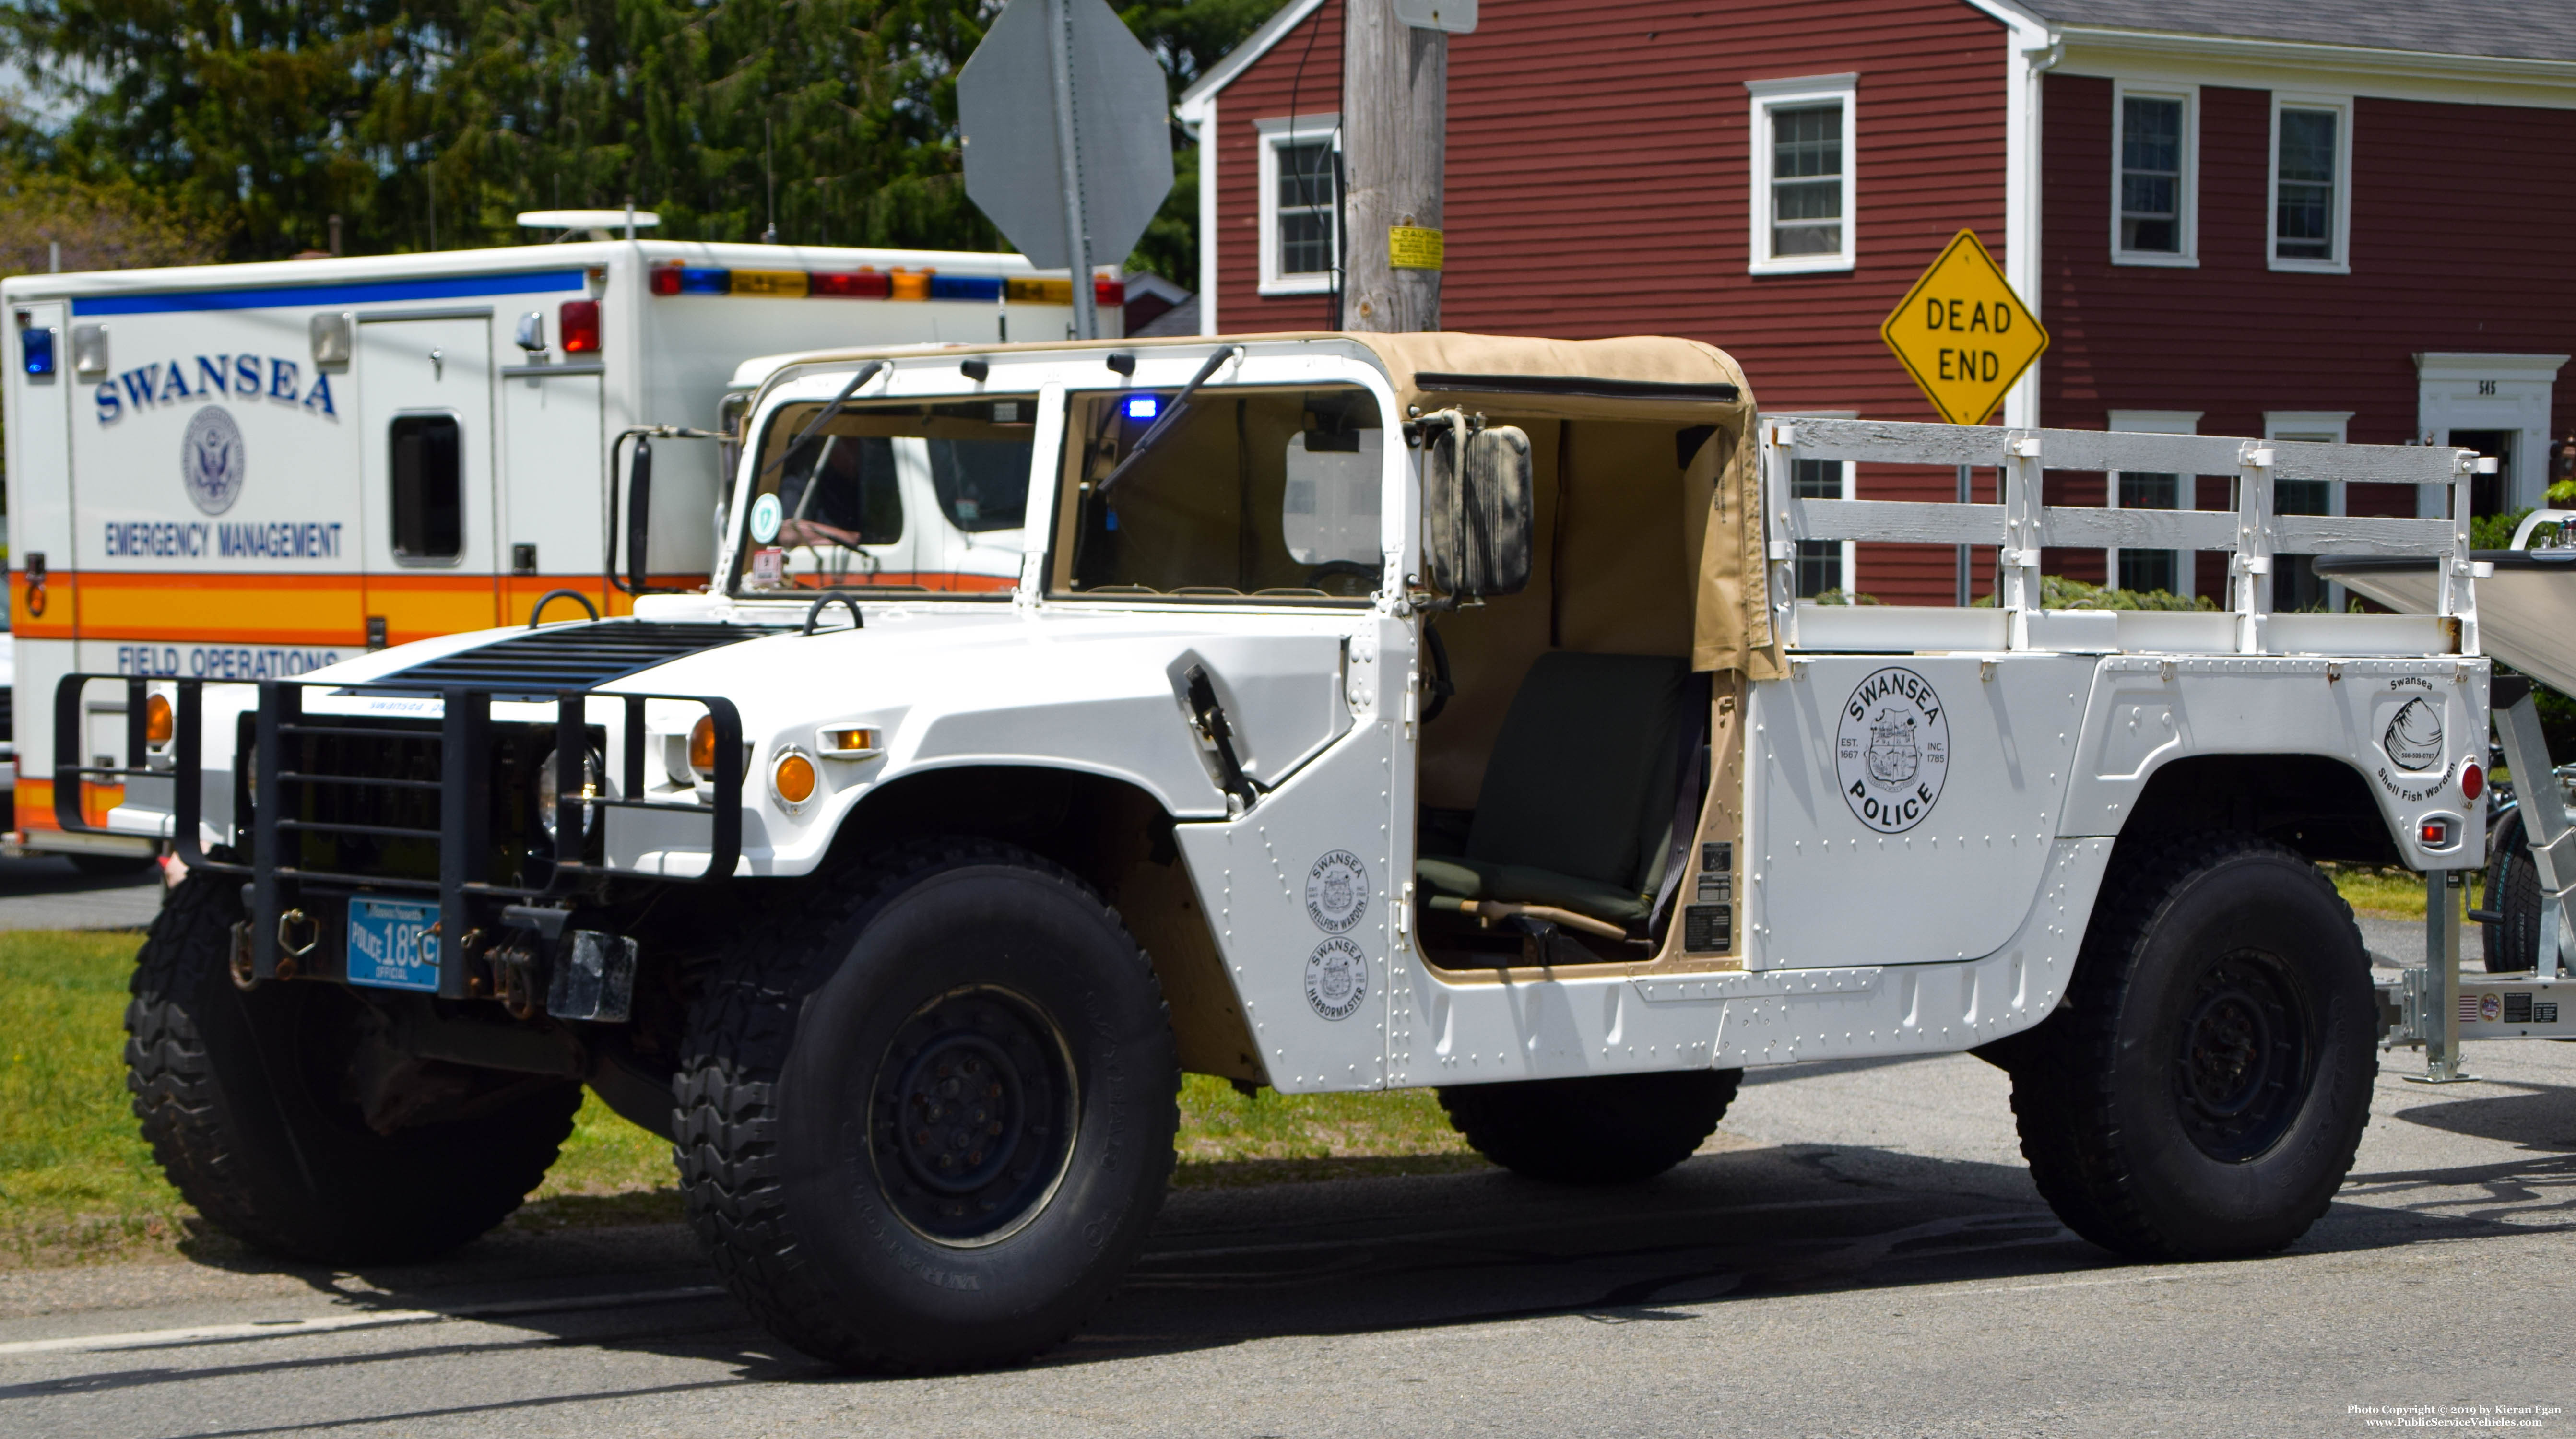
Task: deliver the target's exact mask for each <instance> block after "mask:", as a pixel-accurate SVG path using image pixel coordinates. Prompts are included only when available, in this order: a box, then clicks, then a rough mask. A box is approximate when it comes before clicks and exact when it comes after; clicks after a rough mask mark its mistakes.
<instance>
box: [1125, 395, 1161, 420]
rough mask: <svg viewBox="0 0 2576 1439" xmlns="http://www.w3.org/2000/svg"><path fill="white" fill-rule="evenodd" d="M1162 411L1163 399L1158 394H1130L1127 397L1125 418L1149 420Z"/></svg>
mask: <svg viewBox="0 0 2576 1439" xmlns="http://www.w3.org/2000/svg"><path fill="white" fill-rule="evenodd" d="M1162 412H1163V400H1162V397H1161V396H1159V395H1130V396H1128V397H1127V418H1129V419H1131V420H1150V419H1152V418H1154V417H1155V416H1156V415H1159V414H1161V413H1162Z"/></svg>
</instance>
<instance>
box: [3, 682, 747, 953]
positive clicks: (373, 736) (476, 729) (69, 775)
mask: <svg viewBox="0 0 2576 1439" xmlns="http://www.w3.org/2000/svg"><path fill="white" fill-rule="evenodd" d="M100 682H113V683H117V684H121V685H123V686H124V687H125V697H126V705H125V742H126V755H125V758H126V763H125V764H123V765H121V766H116V765H85V764H82V763H81V762H80V760H81V754H80V748H81V740H82V738H83V735H82V732H81V725H80V718H81V716H80V706H81V697H82V695H83V693H84V691H85V690H86V689H87V687H88V686H89V685H90V684H92V683H100ZM207 683H208V681H205V680H199V679H143V678H136V677H134V676H130V675H112V674H95V673H75V674H69V675H65V676H64V677H63V678H62V680H61V681H60V683H58V684H57V685H56V686H55V687H54V818H55V820H56V821H57V822H58V823H60V824H61V825H62V827H63V828H64V829H65V830H68V831H72V832H75V833H82V834H105V833H109V832H110V831H108V830H105V829H102V828H101V827H99V826H97V825H93V824H90V823H89V822H88V821H87V819H86V818H85V817H84V815H83V814H82V812H81V785H82V782H83V781H84V780H93V779H95V780H99V781H101V782H105V783H119V784H121V783H124V782H126V781H128V780H135V779H153V780H159V779H166V780H169V781H170V782H171V788H172V791H173V794H172V803H171V812H172V823H171V831H172V832H171V843H172V845H173V846H174V848H176V850H177V851H178V855H179V858H180V860H181V861H182V862H183V863H185V864H186V865H187V866H188V867H189V868H191V869H203V870H207V871H210V872H212V873H215V874H237V875H242V876H245V877H246V878H247V879H248V880H249V882H250V883H249V890H250V911H251V918H250V925H251V929H250V933H251V935H252V944H251V974H252V977H253V978H254V979H273V978H275V977H276V976H277V963H278V958H279V954H280V951H281V949H282V948H284V944H285V942H284V937H283V936H282V935H281V934H280V933H279V925H280V920H281V918H282V917H283V916H286V915H287V914H289V913H290V912H292V911H296V910H299V909H301V908H302V904H301V901H302V900H303V899H304V898H305V897H306V895H307V894H308V893H310V894H312V895H314V896H315V897H320V896H324V895H330V896H338V897H345V896H348V895H353V894H358V893H362V892H379V893H380V892H383V891H387V890H397V891H411V892H414V893H417V894H420V895H422V896H424V897H426V896H429V895H435V896H436V897H437V902H438V910H439V917H438V928H437V930H436V933H438V934H440V935H442V936H445V935H467V934H471V933H473V932H474V930H475V929H476V927H477V924H478V921H481V922H485V923H487V924H488V925H489V927H490V929H492V930H496V931H497V930H498V929H499V928H500V927H501V925H502V924H503V923H505V921H504V920H503V918H502V914H501V911H503V910H505V909H507V908H509V907H510V906H513V905H530V904H536V905H542V904H544V903H545V902H547V901H549V900H558V899H562V898H565V897H568V896H569V895H571V894H572V893H573V891H575V890H576V889H578V888H579V887H580V886H581V885H582V884H584V883H586V882H587V881H590V880H594V879H599V878H602V877H617V878H628V879H649V880H659V881H666V882H680V883H698V882H703V881H705V880H708V879H722V878H727V877H729V876H731V875H732V874H733V871H734V865H735V862H736V861H737V860H738V859H740V857H741V854H742V779H743V746H742V715H741V712H740V711H738V710H736V709H735V708H734V705H733V702H732V701H731V700H728V699H726V698H724V697H723V696H721V695H683V694H646V693H635V692H630V691H619V692H617V693H614V694H598V693H596V692H594V691H591V690H586V689H584V690H561V691H558V692H556V694H555V695H554V704H555V721H554V725H553V729H554V757H555V796H556V798H555V816H554V831H553V832H554V833H555V834H558V835H562V834H578V835H584V836H587V834H588V832H589V827H588V826H587V825H585V824H584V823H583V813H582V812H583V811H584V810H585V809H590V808H593V807H597V808H599V809H602V810H607V809H635V810H650V811H654V812H656V813H660V814H665V815H703V816H704V817H705V818H706V819H707V820H708V822H709V825H710V827H711V829H712V833H711V834H710V835H709V836H708V840H707V865H706V868H705V869H704V870H702V871H700V872H699V873H697V874H694V875H681V874H664V873H659V872H656V871H651V870H626V869H616V868H613V867H611V866H608V865H606V864H596V863H591V862H589V861H588V860H586V859H582V858H574V859H564V858H556V859H554V860H552V861H551V863H550V866H549V867H550V871H551V872H550V874H549V876H548V878H547V880H546V882H545V883H544V884H542V885H510V884H501V883H496V882H494V881H493V880H492V879H491V877H490V875H489V873H488V870H489V860H490V857H491V855H492V853H493V848H494V835H493V829H492V819H493V808H492V799H493V794H492V767H493V766H492V759H493V754H494V748H493V745H492V738H493V720H492V705H493V702H494V699H495V697H496V696H499V697H501V698H503V699H504V700H506V701H510V702H519V703H524V702H526V701H527V700H528V699H529V698H530V696H529V695H528V692H527V691H528V686H526V685H525V684H524V683H522V684H515V685H506V686H500V687H493V686H436V685H406V684H403V683H401V682H400V681H399V680H395V681H393V682H390V683H388V682H386V681H383V680H377V681H369V682H365V683H362V684H354V685H353V684H348V683H346V682H342V681H329V680H311V681H307V680H263V681H260V682H259V712H258V718H257V722H256V725H255V727H254V730H253V739H252V755H253V759H254V765H253V773H254V775H255V776H256V781H255V783H254V784H253V786H252V789H253V790H254V791H255V792H254V793H252V794H250V795H249V796H248V798H249V799H250V802H251V834H250V863H248V864H241V863H237V862H234V861H231V860H218V859H214V858H211V857H209V856H208V855H207V854H206V853H205V852H204V850H203V848H202V847H201V846H200V845H199V844H198V832H199V830H200V828H201V823H202V818H203V813H204V808H205V804H204V789H205V783H204V764H203V760H202V755H203V753H204V737H205V694H204V691H205V686H206V684H207ZM216 683H239V681H216ZM153 684H165V685H171V686H174V687H175V688H176V690H177V693H178V699H179V702H178V704H177V705H176V706H175V713H174V715H173V719H174V721H175V726H174V730H173V733H172V735H171V746H170V747H171V751H172V758H173V763H172V765H171V767H170V768H169V769H153V768H150V767H149V765H148V756H149V750H150V746H149V744H148V743H147V741H148V735H147V733H146V726H147V723H148V717H147V712H146V708H145V707H146V703H147V694H148V687H149V686H150V685H153ZM308 688H319V689H323V690H328V691H332V692H335V693H340V694H349V695H360V694H364V695H411V696H418V697H421V698H428V699H437V700H439V701H441V703H442V710H441V715H440V718H439V719H438V720H437V721H436V724H437V728H436V729H435V730H431V729H428V728H426V727H423V728H418V729H410V730H401V729H394V728H390V727H386V728H377V727H373V726H371V725H368V724H365V723H362V722H360V721H362V720H364V719H367V718H371V717H361V716H348V717H341V716H330V715H325V716H318V717H315V718H313V719H309V720H308V719H307V718H306V717H305V713H304V691H305V690H306V689H308ZM594 697H595V698H600V699H613V700H617V701H620V702H621V703H622V704H623V705H624V721H625V725H624V728H625V735H624V738H625V746H624V750H625V753H624V755H623V760H624V763H623V765H622V766H621V769H622V771H623V772H622V775H621V778H622V780H623V782H624V794H625V796H626V797H624V798H617V799H612V798H609V797H607V796H605V795H598V796H592V797H589V798H585V797H583V795H582V793H581V791H582V778H583V776H582V769H583V764H584V761H585V760H586V759H587V757H588V755H589V753H590V750H591V726H590V725H589V724H588V723H587V722H586V719H585V712H586V710H587V707H588V706H587V701H589V700H590V699H592V698H594ZM651 700H672V701H677V702H680V703H684V704H695V705H700V706H703V707H704V708H705V709H706V711H707V714H708V715H709V716H710V717H711V718H712V719H713V720H714V721H715V751H716V753H715V797H714V801H713V804H712V806H702V805H697V804H679V803H670V802H658V801H652V800H645V799H639V798H636V797H635V796H638V795H641V794H643V793H644V789H645V784H644V776H645V758H646V756H645V730H644V706H645V704H646V703H647V702H648V701H651ZM308 736H312V737H332V738H340V739H351V740H358V741H369V740H373V741H381V742H384V743H387V744H392V743H395V742H399V741H405V740H411V741H427V742H429V743H432V744H435V745H436V746H437V750H438V773H439V777H438V778H437V779H435V780H429V779H418V778H397V777H391V776H372V775H341V774H312V773H302V772H297V771H292V770H288V769H287V768H286V767H285V761H286V757H287V748H288V744H289V742H290V741H292V740H296V739H300V738H304V737H308ZM236 759H238V755H236ZM317 787H354V788H359V789H373V790H377V791H380V792H388V793H391V792H406V793H410V794H425V795H428V796H430V797H431V799H432V800H433V801H434V805H435V809H436V819H437V823H436V824H435V826H434V827H433V826H421V825H410V826H396V825H381V824H369V823H364V822H360V821H351V820H330V819H304V818H295V817H292V816H294V815H297V814H300V813H303V812H304V811H306V810H307V809H309V808H310V806H308V805H306V804H305V803H303V802H302V801H304V800H305V798H306V797H307V795H308V794H309V792H311V791H312V790H314V789H315V788H317ZM235 792H236V795H237V796H238V795H239V793H240V791H239V789H238V788H236V791H235ZM237 809H238V806H237ZM606 827H607V826H606V816H605V815H604V814H603V815H602V816H601V824H600V828H601V832H602V833H603V834H604V833H605V831H606ZM308 832H313V833H325V834H339V835H363V836H368V837H372V838H377V839H394V840H414V841H434V842H435V843H436V845H437V854H438V877H437V878H436V879H429V878H425V877H414V876H406V875H383V874H348V873H340V872H336V871H331V870H317V869H305V868H302V867H300V866H299V865H297V864H294V863H290V862H289V859H288V857H289V856H290V855H296V854H298V853H299V852H300V844H297V843H294V842H291V841H290V839H289V836H291V835H301V834H303V833H308ZM234 842H235V848H236V851H238V848H239V845H240V825H239V822H238V818H237V819H236V823H235V826H234ZM473 962H474V956H473V955H472V954H470V953H468V952H467V947H466V946H465V945H464V944H447V943H441V944H440V945H439V972H438V994H439V997H440V998H442V999H465V998H468V997H469V995H470V990H469V988H468V984H469V980H470V978H471V973H470V966H471V965H472V964H473Z"/></svg>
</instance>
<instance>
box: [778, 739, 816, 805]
mask: <svg viewBox="0 0 2576 1439" xmlns="http://www.w3.org/2000/svg"><path fill="white" fill-rule="evenodd" d="M769 787H770V788H772V789H774V790H776V791H778V797H779V798H780V799H783V800H785V801H787V802H788V803H789V804H803V803H804V802H805V801H807V800H809V799H812V798H813V797H814V762H813V761H812V760H810V759H807V758H806V757H805V756H803V755H801V754H798V753H796V752H794V751H792V750H791V751H789V752H788V753H786V754H784V755H781V756H779V759H778V763H777V764H776V765H774V766H772V767H771V769H770V771H769Z"/></svg>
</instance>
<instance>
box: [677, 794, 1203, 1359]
mask: <svg viewBox="0 0 2576 1439" xmlns="http://www.w3.org/2000/svg"><path fill="white" fill-rule="evenodd" d="M791 894H792V896H793V897H792V899H791V898H790V897H789V896H788V895H782V896H781V900H782V902H781V903H780V904H779V905H778V906H777V907H776V912H775V913H774V914H773V916H772V918H771V919H770V920H769V922H768V923H767V924H766V926H764V928H763V929H762V930H760V931H758V932H754V933H751V934H747V935H745V936H744V937H743V939H742V941H741V942H740V943H739V945H738V946H737V947H736V949H735V950H734V952H733V954H732V955H731V956H730V957H729V958H728V959H727V960H726V961H725V962H724V963H723V964H722V966H721V967H720V968H719V969H718V971H717V972H716V973H715V975H714V976H713V977H712V979H711V980H710V981H709V983H708V984H707V986H706V988H705V989H704V990H703V992H702V993H701V995H700V997H699V999H698V1000H697V1002H696V1003H695V1004H694V1005H693V1006H692V1009H691V1013H690V1021H689V1036H688V1042H687V1044H686V1045H685V1046H684V1048H683V1051H682V1055H681V1061H680V1073H679V1079H678V1082H677V1089H678V1093H679V1097H680V1113H679V1118H678V1124H679V1144H678V1155H679V1163H680V1183H681V1190H682V1193H683V1195H684V1197H685V1199H686V1201H687V1204H688V1212H689V1219H690V1222H691V1224H692V1225H693V1226H694V1227H695V1228H696V1230H697V1232H698V1236H699V1238H700V1240H701V1241H702V1242H703V1243H704V1244H705V1246H706V1249H707V1252H708V1254H709V1256H710V1258H711V1259H712V1260H713V1262H714V1263H715V1266H716V1268H717V1270H718V1272H719V1273H721V1274H722V1275H723V1276H724V1279H725V1282H726V1283H727V1285H728V1286H729V1287H731V1289H732V1290H733V1292H734V1293H735V1295H736V1296H738V1297H739V1298H740V1299H741V1300H742V1301H743V1302H744V1303H745V1304H746V1305H748V1306H749V1307H750V1308H751V1310H752V1312H753V1313H754V1314H755V1315H757V1316H758V1317H759V1318H760V1320H761V1321H762V1323H764V1324H765V1325H767V1326H768V1327H769V1329H770V1330H771V1332H773V1333H775V1334H777V1335H778V1336H779V1337H780V1338H781V1339H784V1340H786V1341H787V1342H788V1343H790V1344H793V1345H795V1346H796V1347H797V1348H799V1349H802V1350H804V1351H805V1352H806V1353H808V1354H812V1355H814V1356H815V1357H817V1358H819V1359H824V1360H828V1361H830V1362H832V1363H836V1364H841V1365H846V1366H849V1367H853V1368H860V1369H870V1370H879V1371H895V1372H920V1371H931V1370H955V1369H967V1368H978V1367H987V1366H991V1365H998V1364H1007V1363H1010V1362H1013V1361H1015V1360H1018V1359H1022V1358H1025V1357H1027V1356H1029V1355H1031V1354H1034V1353H1036V1352H1038V1351H1039V1350H1042V1349H1045V1348H1047V1347H1049V1346H1051V1345H1053V1344H1055V1343H1057V1342H1059V1341H1060V1340H1062V1339H1063V1338H1064V1337H1065V1335H1067V1334H1068V1333H1070V1332H1071V1331H1072V1330H1073V1329H1074V1327H1075V1326H1076V1325H1078V1324H1080V1323H1081V1322H1082V1321H1083V1320H1084V1319H1086V1318H1087V1317H1089V1316H1090V1314H1091V1313H1092V1311H1093V1310H1094V1309H1096V1308H1097V1307H1098V1306H1099V1305H1100V1304H1101V1303H1102V1302H1103V1301H1104V1300H1106V1299H1107V1298H1108V1297H1109V1294H1110V1292H1111V1290H1112V1289H1113V1288H1114V1287H1115V1286H1116V1284H1117V1282H1118V1280H1119V1278H1120V1276H1121V1275H1123V1274H1124V1273H1125V1271H1126V1269H1127V1266H1128V1264H1129V1262H1130V1261H1131V1260H1132V1259H1133V1258H1134V1257H1135V1254H1136V1251H1137V1250H1138V1249H1139V1248H1141V1247H1142V1245H1143V1244H1144V1241H1145V1236H1146V1231H1147V1230H1148V1228H1149V1227H1150V1226H1151V1224H1152V1222H1153V1219H1154V1215H1155V1213H1156V1212H1157V1211H1158V1210H1159V1208H1160V1207H1161V1204H1162V1198H1163V1190H1164V1186H1165V1185H1166V1183H1167V1182H1168V1181H1169V1179H1170V1177H1171V1170H1172V1161H1173V1153H1172V1139H1173V1134H1174V1131H1175V1130H1176V1129H1177V1128H1178V1126H1179V1122H1180V1116H1179V1107H1178V1094H1179V1089H1180V1065H1179V1060H1178V1057H1177V1054H1176V1051H1175V1047H1174V1041H1173V1038H1172V1032H1171V1025H1170V1021H1169V1018H1168V1016H1167V1014H1166V1012H1165V1009H1164V1004H1163V998H1162V991H1161V989H1160V987H1159V986H1158V985H1157V984H1156V982H1155V979H1154V971H1153V967H1152V965H1151V964H1150V963H1149V962H1148V961H1147V959H1146V958H1145V955H1144V954H1143V952H1142V951H1140V950H1139V949H1138V948H1137V946H1136V941H1135V940H1134V939H1133V938H1131V937H1130V936H1129V935H1128V933H1127V931H1126V928H1125V927H1124V926H1123V925H1122V924H1121V923H1120V922H1119V919H1118V916H1117V914H1116V913H1115V912H1113V911H1112V910H1110V909H1109V908H1108V907H1107V906H1106V905H1104V904H1102V903H1101V901H1100V900H1099V898H1098V897H1097V896H1095V895H1094V894H1093V893H1092V892H1091V891H1090V890H1089V889H1088V888H1087V887H1085V886H1084V885H1083V884H1082V883H1081V881H1079V880H1077V879H1075V878H1074V877H1073V876H1071V875H1069V874H1067V873H1066V872H1065V871H1063V870H1062V869H1059V868H1057V867H1056V866H1054V865H1052V864H1049V863H1047V862H1046V861H1044V860H1042V859H1039V858H1038V857H1036V856H1034V855H1031V854H1028V853H1026V852H1024V851H1020V850H1016V849H1012V848H1009V847H1006V846H1003V845H999V844H994V843H989V842H984V841H955V842H947V843H941V844H928V845H916V846H910V847H907V848H904V849H901V850H898V851H895V852H894V853H892V854H890V855H886V856H881V857H878V858H876V859H874V860H871V861H869V862H868V863H866V864H864V865H863V866H861V868H860V871H859V873H858V874H857V875H856V876H855V881H854V882H853V877H852V876H849V875H846V874H843V875H833V876H830V877H818V878H817V879H815V880H813V881H809V882H807V883H805V884H804V885H802V886H800V887H799V888H798V889H796V890H795V891H792V892H791Z"/></svg>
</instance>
